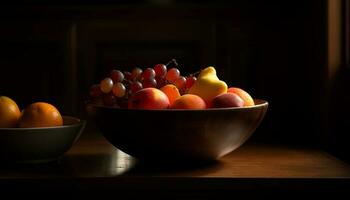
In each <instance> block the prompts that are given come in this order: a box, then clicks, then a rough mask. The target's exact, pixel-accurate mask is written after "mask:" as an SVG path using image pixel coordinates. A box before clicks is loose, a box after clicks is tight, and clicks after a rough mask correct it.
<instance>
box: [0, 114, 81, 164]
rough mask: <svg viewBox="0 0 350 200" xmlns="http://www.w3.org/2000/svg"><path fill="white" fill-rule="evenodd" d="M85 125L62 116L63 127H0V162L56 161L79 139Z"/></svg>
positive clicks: (72, 118) (74, 119)
mask: <svg viewBox="0 0 350 200" xmlns="http://www.w3.org/2000/svg"><path fill="white" fill-rule="evenodd" d="M85 123H86V122H85V121H83V120H79V119H77V118H74V117H69V116H63V126H57V127H40V128H0V159H1V160H2V161H5V162H8V161H11V162H16V163H40V162H49V161H54V160H57V159H58V158H60V157H61V156H62V155H63V154H64V153H65V152H66V151H68V150H69V149H70V148H71V147H72V145H73V144H74V143H75V142H76V141H77V140H78V139H79V137H80V135H81V133H82V131H83V129H84V127H85Z"/></svg>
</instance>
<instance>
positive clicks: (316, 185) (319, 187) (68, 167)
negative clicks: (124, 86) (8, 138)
mask: <svg viewBox="0 0 350 200" xmlns="http://www.w3.org/2000/svg"><path fill="white" fill-rule="evenodd" d="M154 156H155V157H156V156H157V155H154ZM161 159H162V158H159V160H161ZM348 189H350V166H349V165H348V164H346V163H344V162H342V161H340V160H338V159H337V158H335V157H333V156H331V155H330V154H328V153H326V152H323V151H320V150H316V149H307V148H301V147H293V146H277V145H266V144H265V145H264V144H254V143H249V142H248V143H246V144H244V145H243V146H242V147H240V148H239V149H237V150H236V151H234V152H232V153H230V154H229V155H227V156H225V157H223V158H222V159H220V160H219V161H218V162H214V163H205V164H204V163H202V164H200V163H196V164H190V163H188V162H177V163H176V164H160V163H158V162H152V163H151V162H150V163H146V162H142V161H137V160H136V159H134V158H133V157H131V156H129V155H127V154H125V153H123V152H121V151H120V150H118V149H116V148H114V147H113V146H112V145H111V144H109V143H108V142H107V141H106V140H105V139H104V138H103V137H102V136H100V135H83V136H82V137H81V139H80V140H79V141H78V143H76V144H75V145H74V146H73V147H72V148H71V149H70V150H69V151H68V152H67V153H66V154H65V155H64V156H63V157H62V158H61V159H60V160H59V161H58V162H54V163H46V164H31V165H29V164H26V165H23V164H22V165H19V164H16V165H14V164H12V165H10V164H8V165H4V164H3V165H2V167H1V168H0V191H21V190H22V191H26V192H28V191H30V192H40V193H41V192H42V191H48V192H51V191H65V192H73V193H75V194H79V195H80V194H85V195H86V194H90V193H95V194H96V193H100V192H102V193H103V194H105V193H112V194H118V196H119V195H126V196H127V197H138V196H140V197H145V195H150V196H151V197H161V198H166V199H169V197H174V198H175V199H177V198H180V199H181V198H182V197H186V198H204V197H209V198H211V197H214V198H217V197H220V196H225V195H230V196H232V195H234V196H235V197H236V196H244V197H247V196H253V197H255V196H261V195H265V196H269V195H276V194H277V195H278V194H287V193H288V194H290V195H292V194H294V195H295V194H297V195H300V194H303V195H309V194H310V195H314V194H322V195H323V196H324V195H332V196H333V195H339V194H345V195H349V194H348V193H349V192H347V190H348Z"/></svg>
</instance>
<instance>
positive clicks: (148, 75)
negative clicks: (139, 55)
mask: <svg viewBox="0 0 350 200" xmlns="http://www.w3.org/2000/svg"><path fill="white" fill-rule="evenodd" d="M141 76H142V79H154V77H155V76H156V72H155V71H154V69H152V68H147V69H146V70H145V71H143V72H142V75H141Z"/></svg>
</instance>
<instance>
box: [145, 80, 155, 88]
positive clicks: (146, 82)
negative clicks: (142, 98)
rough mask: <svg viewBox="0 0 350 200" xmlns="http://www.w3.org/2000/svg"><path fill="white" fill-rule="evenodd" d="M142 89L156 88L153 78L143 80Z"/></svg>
mask: <svg viewBox="0 0 350 200" xmlns="http://www.w3.org/2000/svg"><path fill="white" fill-rule="evenodd" d="M142 85H143V88H149V87H154V88H155V87H156V86H157V81H156V79H154V78H151V79H144V80H143V81H142Z"/></svg>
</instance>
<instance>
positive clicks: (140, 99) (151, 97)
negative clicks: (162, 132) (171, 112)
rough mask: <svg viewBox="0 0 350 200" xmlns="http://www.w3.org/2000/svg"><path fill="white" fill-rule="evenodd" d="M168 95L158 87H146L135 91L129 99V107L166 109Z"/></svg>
mask: <svg viewBox="0 0 350 200" xmlns="http://www.w3.org/2000/svg"><path fill="white" fill-rule="evenodd" d="M169 104H170V103H169V99H168V96H167V95H166V94H165V93H164V92H162V91H161V90H159V89H157V88H144V89H141V90H139V91H137V92H136V93H134V94H133V95H132V96H131V98H130V99H129V101H128V108H129V109H166V108H168V107H169Z"/></svg>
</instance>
